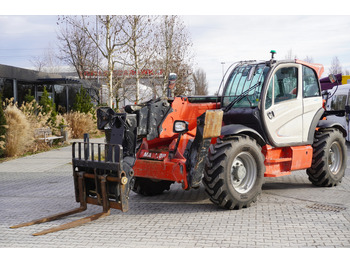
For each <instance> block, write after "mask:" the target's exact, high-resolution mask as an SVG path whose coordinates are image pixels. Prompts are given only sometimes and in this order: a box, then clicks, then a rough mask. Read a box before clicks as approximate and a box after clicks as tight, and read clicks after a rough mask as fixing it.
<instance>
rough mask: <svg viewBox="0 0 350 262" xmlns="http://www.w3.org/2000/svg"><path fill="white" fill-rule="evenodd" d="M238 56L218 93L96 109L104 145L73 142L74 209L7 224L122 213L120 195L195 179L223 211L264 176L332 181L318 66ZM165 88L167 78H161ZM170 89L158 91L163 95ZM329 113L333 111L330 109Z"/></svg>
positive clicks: (337, 133)
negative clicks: (97, 208) (95, 210)
mask: <svg viewBox="0 0 350 262" xmlns="http://www.w3.org/2000/svg"><path fill="white" fill-rule="evenodd" d="M274 53H275V52H273V51H272V57H271V59H270V60H268V61H241V62H238V63H235V64H234V65H232V66H231V67H232V70H230V73H229V75H228V77H227V81H226V82H225V83H224V87H223V91H222V94H221V95H220V96H189V97H175V98H171V97H168V98H164V99H162V98H159V99H156V100H151V101H148V102H147V103H144V104H140V105H133V106H126V107H125V113H116V112H115V111H113V110H112V109H111V108H108V107H102V108H99V109H98V111H97V119H98V123H97V125H98V128H99V129H100V130H104V131H105V135H106V142H107V143H106V144H93V143H88V141H87V140H86V141H85V142H84V143H74V144H73V147H72V148H73V157H72V158H73V177H74V188H75V196H76V201H77V202H79V203H80V207H79V208H77V209H74V210H71V211H68V212H65V213H61V214H58V215H54V216H50V217H48V218H43V219H38V220H35V221H32V222H29V223H24V224H20V225H17V226H14V227H21V226H27V225H31V224H36V223H42V222H46V221H51V220H54V219H58V218H60V217H62V216H66V215H70V214H73V213H77V212H81V211H83V210H85V209H86V207H87V204H95V205H101V206H103V212H102V213H99V214H96V215H93V216H91V217H87V218H83V219H80V220H78V221H74V222H71V223H68V224H64V225H62V226H59V227H57V228H52V229H49V230H45V231H42V232H39V233H36V234H34V235H41V234H46V233H49V232H54V231H57V230H62V229H66V228H70V227H72V226H76V225H80V224H82V223H86V222H89V221H91V220H94V219H97V218H99V217H102V216H106V215H108V214H109V211H110V208H116V209H120V210H122V211H127V210H128V201H129V191H130V190H133V191H135V192H136V193H138V194H142V195H148V196H149V195H157V194H160V193H162V192H164V191H165V190H169V189H170V185H171V184H172V183H175V182H176V183H180V184H182V188H183V189H184V190H189V189H191V188H198V187H199V186H200V183H203V185H204V187H205V191H206V193H207V194H208V196H209V198H210V200H211V201H212V202H213V203H214V204H216V205H218V206H220V207H222V208H225V209H241V208H245V207H249V206H250V205H251V204H252V203H253V202H255V201H256V199H257V196H258V195H259V194H260V192H261V188H262V184H263V178H264V177H279V176H284V175H289V174H291V172H292V171H294V170H302V169H306V173H307V175H308V176H309V180H310V181H311V182H312V183H313V184H314V185H316V186H326V187H328V186H336V185H337V184H339V183H340V182H341V180H342V178H343V176H344V173H345V169H346V162H347V149H346V145H345V139H344V137H345V136H346V131H345V129H344V127H343V126H342V125H340V124H339V123H335V122H332V121H329V120H327V116H328V115H330V114H331V112H327V111H325V110H324V107H323V105H324V101H323V99H322V94H321V89H320V83H319V77H320V76H321V74H322V72H323V66H322V65H319V64H310V63H306V62H303V61H300V60H288V61H276V60H275V59H274ZM171 77H172V78H173V79H171V83H170V84H171V85H170V86H173V85H174V80H175V78H176V76H175V75H171ZM170 93H171V92H169V93H168V94H169V95H170ZM338 113H339V112H338Z"/></svg>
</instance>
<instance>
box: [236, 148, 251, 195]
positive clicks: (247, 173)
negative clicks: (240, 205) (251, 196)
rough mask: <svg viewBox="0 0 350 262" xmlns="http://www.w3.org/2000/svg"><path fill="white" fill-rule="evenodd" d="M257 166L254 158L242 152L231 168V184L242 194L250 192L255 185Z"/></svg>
mask: <svg viewBox="0 0 350 262" xmlns="http://www.w3.org/2000/svg"><path fill="white" fill-rule="evenodd" d="M256 174H257V165H256V162H255V159H254V157H253V156H252V155H251V154H249V153H247V152H242V153H240V154H238V155H237V156H236V158H235V159H234V160H233V162H232V166H231V183H232V185H233V187H234V189H235V190H236V191H237V192H238V193H241V194H244V193H247V192H249V191H250V190H251V189H252V187H253V186H254V184H255V181H256Z"/></svg>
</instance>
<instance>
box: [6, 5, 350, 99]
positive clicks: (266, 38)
mask: <svg viewBox="0 0 350 262" xmlns="http://www.w3.org/2000/svg"><path fill="white" fill-rule="evenodd" d="M104 1H105V0H102V1H99V3H104ZM137 1H138V0H137ZM137 1H136V2H137ZM17 2H21V1H16V0H14V1H13V3H12V6H10V7H5V8H2V9H1V11H0V64H6V65H11V66H17V67H23V68H33V64H32V63H31V62H30V60H33V59H34V57H36V56H42V55H43V53H44V52H45V51H46V50H47V49H48V48H56V45H57V28H58V27H57V25H56V22H57V17H58V15H60V14H90V15H96V14H106V10H107V13H110V10H116V13H115V14H120V13H118V12H121V14H179V15H181V17H182V19H183V20H184V22H185V25H186V26H187V30H188V31H189V34H190V36H191V40H192V42H193V47H192V49H193V53H194V55H195V56H194V62H195V68H201V69H203V70H204V71H205V72H206V76H207V80H208V84H209V93H210V94H213V93H214V92H215V91H216V90H217V89H218V87H219V84H220V81H221V78H222V75H223V73H222V72H223V69H224V70H226V69H227V68H228V67H229V66H230V65H231V64H232V63H233V62H236V61H240V60H251V59H253V60H268V59H270V57H271V55H270V50H276V52H277V54H276V55H275V57H276V58H277V59H285V58H286V55H287V53H288V52H289V51H290V50H291V51H292V54H293V56H297V58H298V59H304V58H306V57H307V56H308V57H311V58H312V59H313V61H314V62H315V63H321V64H323V65H324V67H325V73H324V76H327V74H328V69H329V67H330V65H331V62H332V59H333V58H334V57H335V56H337V57H338V59H339V60H340V63H341V65H342V66H343V69H348V70H350V15H347V14H346V9H347V6H348V4H346V3H345V1H338V0H335V1H332V2H331V3H330V2H329V1H327V2H326V1H324V2H322V1H315V2H313V1H307V4H306V2H305V1H299V0H295V1H293V5H292V4H290V6H289V7H288V8H286V6H281V2H279V1H263V3H262V1H255V0H253V1H246V2H247V4H236V3H235V2H236V1H226V0H223V1H222V0H217V1H215V3H213V2H210V3H211V4H210V5H207V6H203V4H202V6H201V7H200V8H199V5H198V4H197V3H198V2H197V1H194V2H191V4H189V1H184V0H179V1H174V2H171V3H172V4H171V5H168V7H164V3H165V2H164V1H158V0H149V1H141V4H140V5H134V6H130V5H125V6H124V7H122V8H121V6H120V5H117V2H118V1H113V2H112V4H111V5H112V7H113V8H107V9H106V7H105V6H104V7H101V6H103V5H99V6H94V5H91V4H90V5H89V4H87V3H90V2H89V1H84V3H85V5H81V3H80V2H79V1H77V2H78V3H76V2H74V3H75V4H72V3H71V2H72V1H67V0H62V1H60V4H59V5H58V4H57V6H56V5H55V6H51V7H49V8H47V7H46V8H45V6H47V4H46V5H44V4H42V3H47V2H45V1H43V2H42V1H37V0H34V1H27V2H26V1H23V2H21V4H20V5H18V3H17ZM28 2H29V3H30V4H28ZM136 2H135V1H133V3H136ZM57 3H58V2H57ZM79 3H80V5H79ZM94 3H95V2H94ZM145 3H147V4H148V5H147V6H145ZM201 3H203V1H202V2H201ZM327 3H328V5H327ZM40 4H42V5H40ZM67 6H69V8H67ZM342 6H343V7H344V8H342ZM38 7H40V8H38ZM123 8H124V9H123ZM76 10H79V11H78V12H77V13H72V12H76ZM112 14H113V13H112Z"/></svg>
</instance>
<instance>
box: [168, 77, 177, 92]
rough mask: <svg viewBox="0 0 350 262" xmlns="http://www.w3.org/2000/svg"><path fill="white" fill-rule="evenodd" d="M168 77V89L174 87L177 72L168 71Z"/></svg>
mask: <svg viewBox="0 0 350 262" xmlns="http://www.w3.org/2000/svg"><path fill="white" fill-rule="evenodd" d="M168 79H169V86H168V87H169V88H170V89H173V88H174V87H175V82H176V80H177V74H175V73H170V74H169V77H168Z"/></svg>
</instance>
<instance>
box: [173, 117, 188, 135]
mask: <svg viewBox="0 0 350 262" xmlns="http://www.w3.org/2000/svg"><path fill="white" fill-rule="evenodd" d="M173 132H174V133H177V134H183V133H186V132H188V123H187V122H186V121H182V120H175V122H174V127H173Z"/></svg>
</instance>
